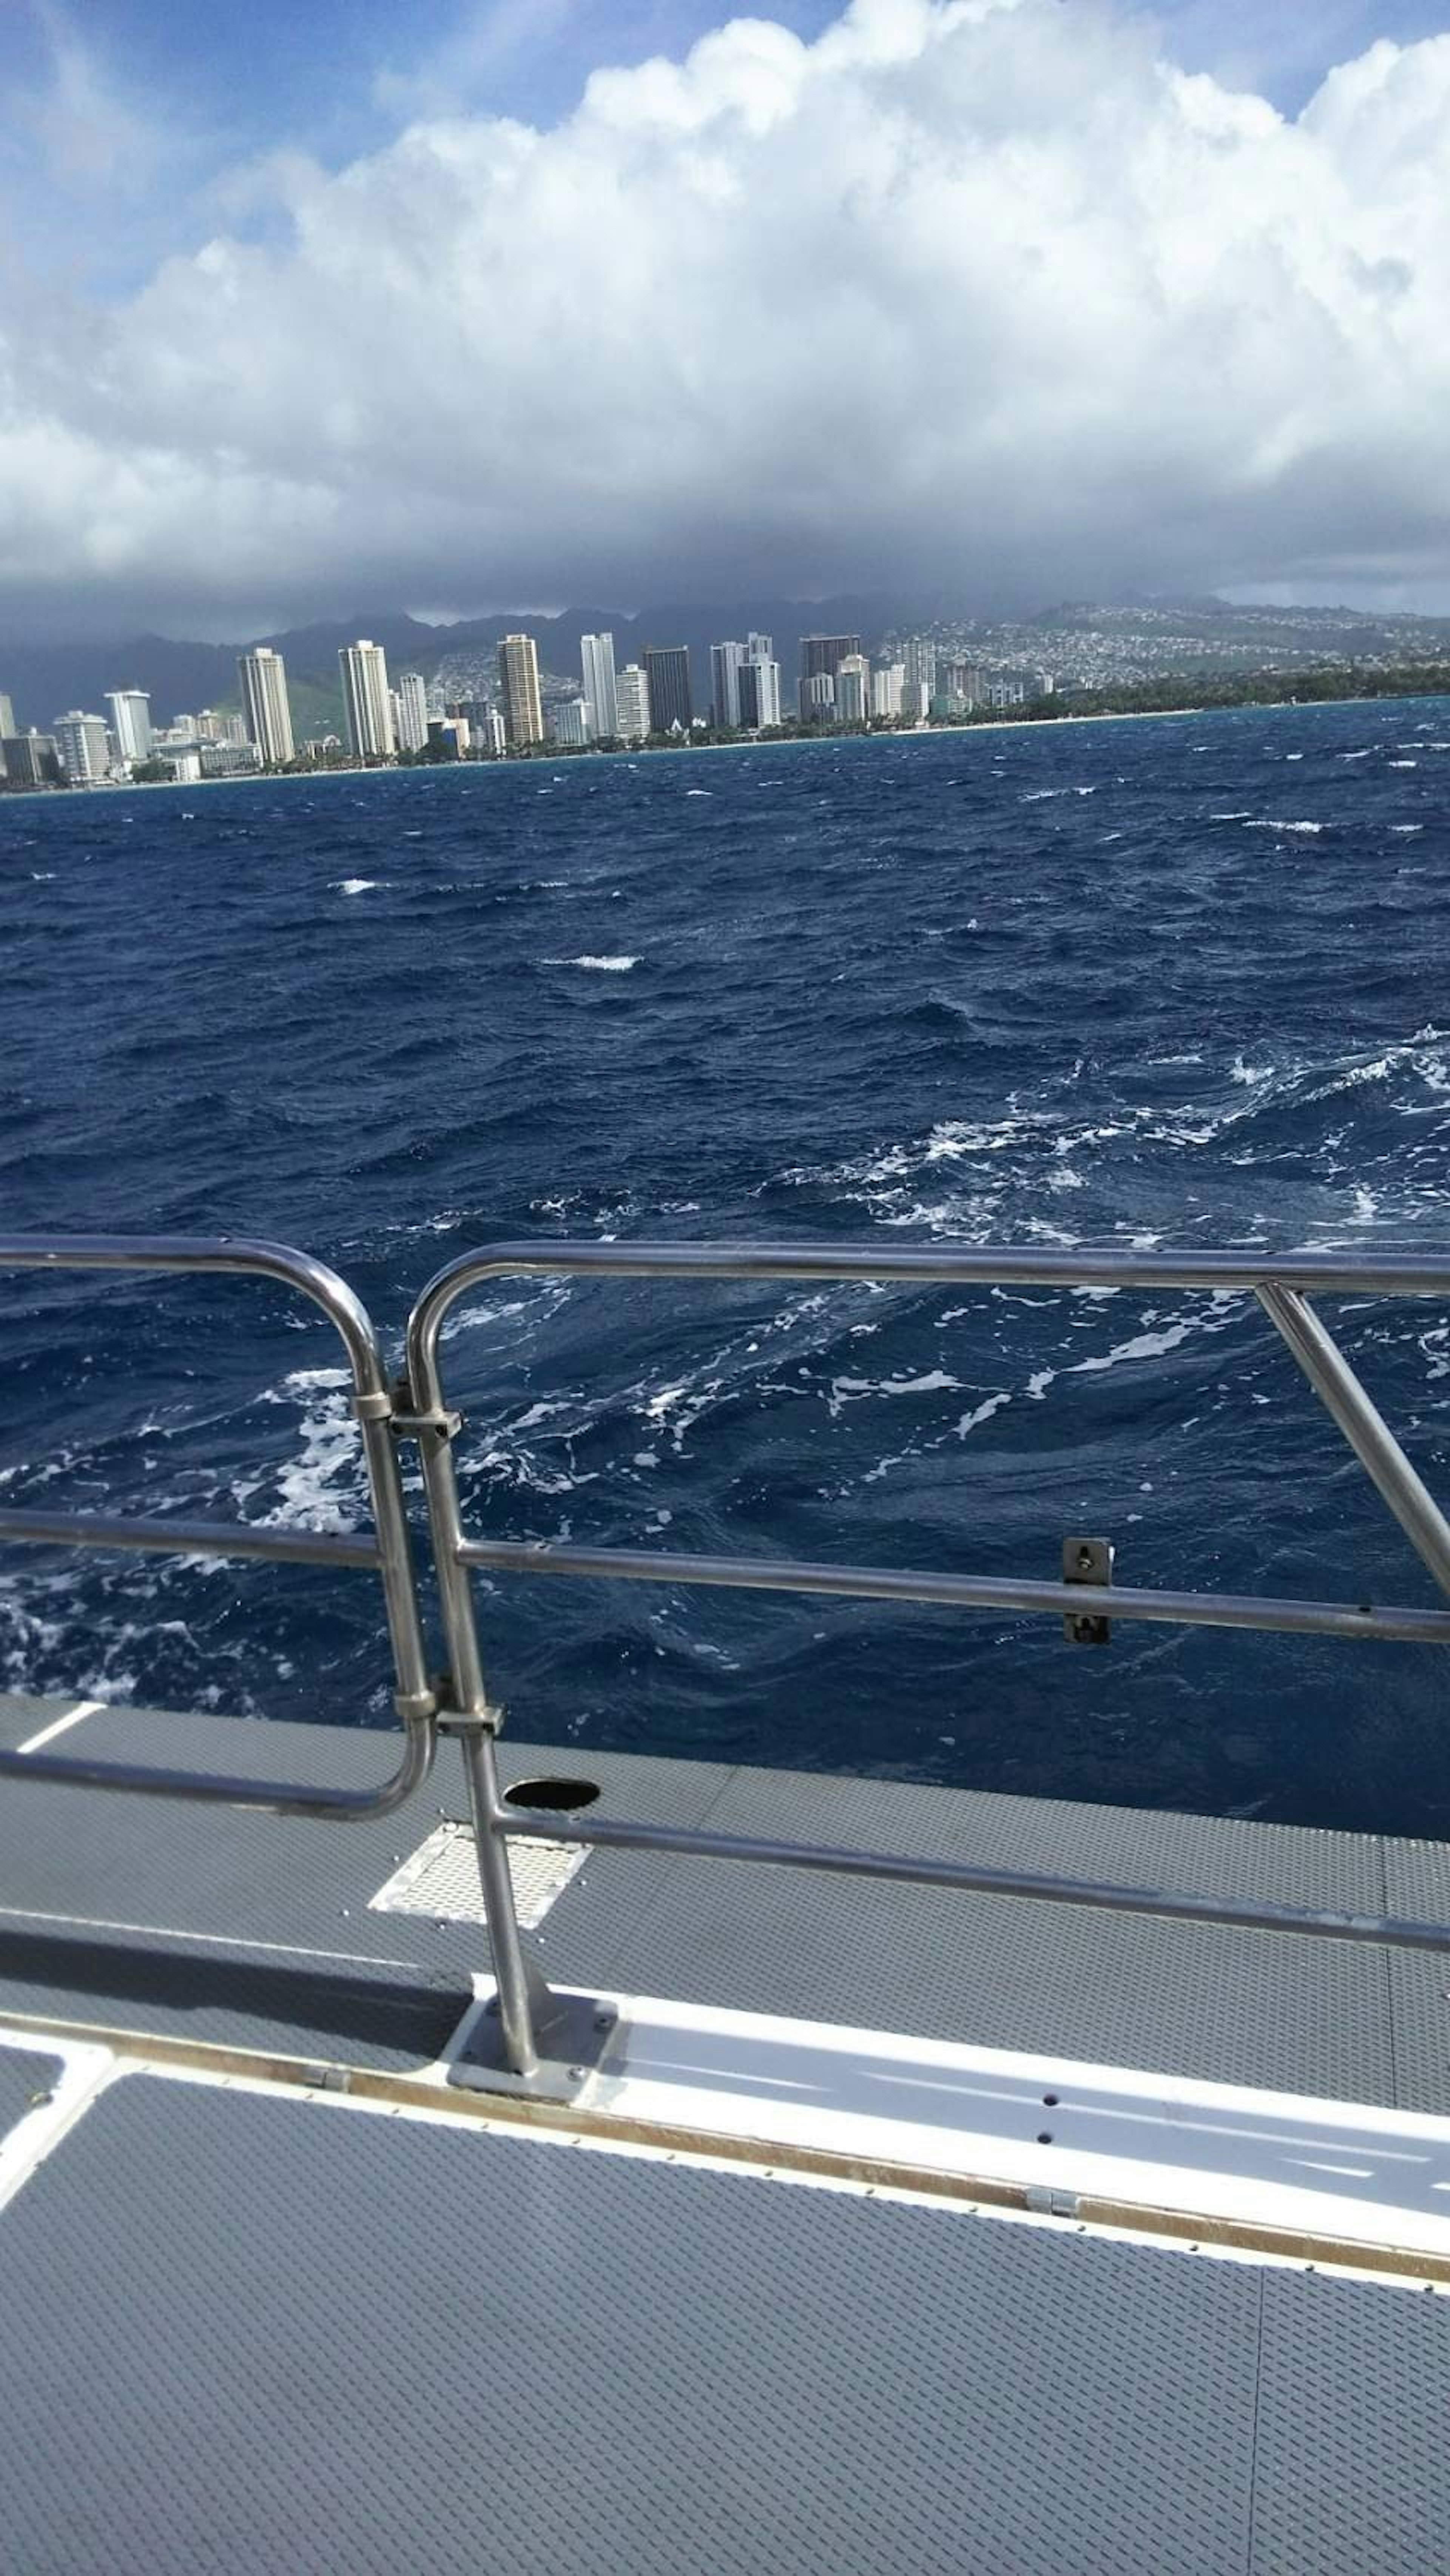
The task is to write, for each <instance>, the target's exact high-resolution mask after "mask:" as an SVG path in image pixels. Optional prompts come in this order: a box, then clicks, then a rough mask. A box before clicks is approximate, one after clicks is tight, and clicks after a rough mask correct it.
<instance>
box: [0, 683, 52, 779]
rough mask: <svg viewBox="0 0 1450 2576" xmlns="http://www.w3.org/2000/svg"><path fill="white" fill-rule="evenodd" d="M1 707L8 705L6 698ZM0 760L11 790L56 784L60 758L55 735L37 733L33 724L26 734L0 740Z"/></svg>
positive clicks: (10, 734) (12, 719)
mask: <svg viewBox="0 0 1450 2576" xmlns="http://www.w3.org/2000/svg"><path fill="white" fill-rule="evenodd" d="M5 704H6V706H7V707H8V705H9V704H10V701H9V699H8V698H7V699H6V701H5ZM11 723H12V725H13V723H14V718H13V716H12V718H11ZM0 760H3V763H4V769H5V775H6V777H7V779H8V780H9V781H10V784H11V786H12V787H54V786H56V785H57V784H58V783H59V779H60V755H59V753H58V752H57V750H56V747H55V736H54V735H53V734H48V733H37V732H36V730H35V727H34V726H33V725H32V726H31V728H30V731H29V733H21V734H17V733H14V732H11V733H7V734H6V735H5V736H4V738H3V739H0Z"/></svg>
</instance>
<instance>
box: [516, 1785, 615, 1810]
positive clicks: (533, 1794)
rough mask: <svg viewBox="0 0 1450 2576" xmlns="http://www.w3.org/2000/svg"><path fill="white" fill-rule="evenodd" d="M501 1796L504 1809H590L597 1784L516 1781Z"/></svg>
mask: <svg viewBox="0 0 1450 2576" xmlns="http://www.w3.org/2000/svg"><path fill="white" fill-rule="evenodd" d="M503 1795H504V1805H505V1806H506V1807H553V1808H556V1809H563V1808H565V1807H592V1806H593V1804H594V1801H595V1799H596V1798H597V1797H598V1795H599V1784H598V1782H597V1781H596V1780H516V1781H515V1782H514V1785H513V1787H512V1788H511V1789H505V1791H504V1793H503Z"/></svg>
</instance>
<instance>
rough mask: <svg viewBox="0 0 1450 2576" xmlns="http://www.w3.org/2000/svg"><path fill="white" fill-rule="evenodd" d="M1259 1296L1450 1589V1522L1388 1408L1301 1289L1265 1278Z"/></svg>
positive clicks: (1407, 1530)
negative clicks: (1372, 1394)
mask: <svg viewBox="0 0 1450 2576" xmlns="http://www.w3.org/2000/svg"><path fill="white" fill-rule="evenodd" d="M1258 1295H1259V1303H1260V1305H1261V1306H1262V1307H1263V1308H1264V1310H1265V1312H1266V1314H1268V1315H1270V1316H1272V1318H1273V1320H1274V1322H1275V1323H1276V1324H1277V1326H1278V1328H1279V1331H1280V1332H1281V1333H1282V1335H1283V1337H1284V1340H1285V1341H1286V1342H1287V1343H1288V1345H1289V1348H1290V1350H1291V1351H1292V1352H1293V1354H1294V1357H1295V1359H1296V1360H1297V1361H1298V1363H1299V1366H1300V1367H1301V1369H1302V1370H1303V1371H1304V1374H1305V1376H1306V1377H1307V1379H1308V1380H1309V1383H1310V1385H1311V1386H1312V1387H1313V1389H1314V1392H1315V1394H1316V1395H1317V1396H1318V1398H1319V1401H1320V1403H1321V1404H1322V1405H1323V1407H1324V1409H1325V1411H1326V1413H1328V1414H1329V1415H1330V1417H1331V1419H1332V1420H1333V1421H1335V1422H1337V1423H1338V1425H1339V1428H1340V1430H1341V1431H1342V1432H1343V1434H1344V1437H1345V1439H1346V1440H1347V1441H1348V1442H1349V1445H1350V1447H1351V1449H1352V1450H1353V1451H1354V1454H1355V1456H1356V1458H1357V1459H1358V1460H1359V1462H1360V1465H1361V1466H1362V1467H1363V1469H1364V1471H1365V1474H1366V1475H1367V1476H1368V1477H1369V1478H1370V1480H1371V1482H1372V1483H1373V1484H1374V1485H1375V1487H1376V1488H1377V1490H1378V1492H1379V1493H1380V1495H1381V1497H1382V1498H1383V1500H1384V1501H1385V1502H1386V1503H1387V1504H1388V1506H1389V1508H1390V1510H1391V1511H1392V1512H1393V1513H1394V1516H1395V1518H1396V1520H1397V1521H1398V1522H1399V1524H1400V1527H1401V1529H1402V1530H1403V1531H1404V1533H1405V1536H1406V1537H1407V1538H1408V1539H1409V1541H1410V1544H1411V1546H1412V1547H1413V1548H1414V1549H1415V1551H1416V1553H1417V1554H1418V1555H1419V1556H1420V1557H1421V1558H1422V1559H1423V1560H1424V1562H1425V1564H1426V1565H1427V1566H1428V1567H1429V1569H1430V1572H1431V1573H1432V1574H1433V1575H1434V1577H1435V1580H1436V1582H1437V1583H1438V1584H1439V1586H1440V1589H1441V1591H1442V1592H1445V1593H1450V1522H1447V1521H1446V1518H1445V1515H1444V1513H1443V1512H1442V1511H1441V1509H1440V1506H1439V1504H1438V1503H1437V1502H1436V1500H1435V1497H1434V1495H1433V1494H1432V1493H1431V1492H1430V1489H1429V1487H1428V1486H1427V1485H1426V1484H1424V1483H1422V1481H1421V1479H1420V1478H1419V1476H1417V1475H1416V1473H1415V1470H1414V1468H1413V1467H1412V1466H1411V1464H1410V1462H1409V1459H1408V1458H1407V1457H1406V1456H1405V1453H1404V1451H1403V1449H1402V1448H1401V1447H1400V1444H1399V1442H1398V1440H1397V1439H1396V1438H1395V1435H1394V1433H1393V1432H1392V1431H1391V1429H1390V1427H1389V1424H1388V1423H1387V1422H1386V1421H1385V1419H1384V1417H1383V1415H1382V1414H1381V1413H1380V1412H1379V1411H1378V1410H1377V1409H1376V1407H1375V1406H1374V1405H1373V1404H1372V1403H1371V1402H1370V1399H1369V1397H1368V1396H1367V1395H1366V1393H1365V1391H1364V1388H1363V1387H1362V1386H1361V1385H1360V1382H1359V1380H1358V1378H1357V1377H1356V1376H1355V1373H1354V1371H1353V1369H1352V1368H1351V1367H1350V1365H1349V1362H1348V1360H1347V1359H1346V1358H1345V1356H1344V1353H1343V1351H1342V1350H1341V1349H1340V1347H1339V1344H1338V1343H1337V1342H1336V1340H1335V1339H1334V1336H1333V1334H1332V1333H1331V1332H1329V1331H1328V1330H1327V1328H1326V1327H1325V1326H1324V1325H1323V1324H1322V1323H1321V1322H1320V1320H1319V1317H1318V1316H1317V1315H1316V1314H1315V1312H1314V1309H1313V1307H1312V1306H1311V1305H1310V1303H1309V1300H1308V1298H1307V1297H1305V1296H1304V1295H1303V1294H1302V1293H1301V1292H1300V1291H1299V1290H1298V1289H1295V1288H1281V1287H1278V1286H1277V1285H1274V1284H1272V1283H1266V1284H1265V1285H1263V1286H1262V1287H1261V1288H1260V1289H1259V1292H1258Z"/></svg>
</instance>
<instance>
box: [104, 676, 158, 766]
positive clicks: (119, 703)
mask: <svg viewBox="0 0 1450 2576" xmlns="http://www.w3.org/2000/svg"><path fill="white" fill-rule="evenodd" d="M106 704H107V706H108V707H109V708H110V710H111V731H112V733H113V734H114V735H115V737H116V752H117V755H118V757H119V758H120V759H122V760H149V759H150V757H151V699H150V696H149V694H148V692H147V691H146V690H145V689H108V690H107V691H106Z"/></svg>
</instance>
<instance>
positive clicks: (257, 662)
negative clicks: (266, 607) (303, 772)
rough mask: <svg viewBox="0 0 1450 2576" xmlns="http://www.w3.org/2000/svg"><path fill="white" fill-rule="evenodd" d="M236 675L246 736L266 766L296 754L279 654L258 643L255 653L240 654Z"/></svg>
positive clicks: (269, 646)
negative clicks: (254, 745) (240, 692)
mask: <svg viewBox="0 0 1450 2576" xmlns="http://www.w3.org/2000/svg"><path fill="white" fill-rule="evenodd" d="M237 678H238V680H239V681H240V682H241V689H242V717H243V720H244V722H245V724H246V728H247V738H248V740H249V741H251V742H254V743H255V744H256V746H257V749H258V751H259V752H260V753H261V755H262V759H263V761H264V762H265V764H266V765H267V767H268V768H278V767H280V766H281V764H282V762H283V761H287V760H292V759H293V758H295V756H296V755H295V752H294V748H293V742H292V703H291V700H290V699H289V697H288V695H287V672H286V667H285V665H284V663H283V660H282V656H281V654H280V653H274V652H273V650H272V647H271V645H270V644H259V645H258V646H257V649H256V651H255V652H254V653H243V654H241V655H239V657H238V660H237Z"/></svg>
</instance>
